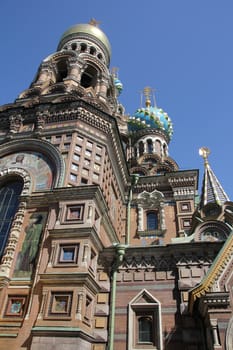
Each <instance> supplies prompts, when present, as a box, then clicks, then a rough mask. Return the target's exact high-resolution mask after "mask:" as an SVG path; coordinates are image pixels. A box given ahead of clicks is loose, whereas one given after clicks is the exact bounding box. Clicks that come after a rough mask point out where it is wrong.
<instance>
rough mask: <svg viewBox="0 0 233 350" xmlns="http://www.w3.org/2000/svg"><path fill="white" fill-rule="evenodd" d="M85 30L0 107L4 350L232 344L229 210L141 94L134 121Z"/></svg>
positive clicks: (188, 349) (103, 46)
mask: <svg viewBox="0 0 233 350" xmlns="http://www.w3.org/2000/svg"><path fill="white" fill-rule="evenodd" d="M110 58H111V46H110V43H109V40H108V38H107V37H106V35H105V34H104V33H103V32H102V31H101V30H100V29H99V28H98V27H97V26H96V23H95V21H91V22H90V23H88V24H78V25H76V26H73V27H71V28H70V29H68V30H67V31H66V32H65V33H64V34H63V36H62V37H61V39H60V41H59V44H58V47H57V51H56V52H55V53H54V54H52V55H50V56H48V57H47V58H45V59H44V60H43V61H42V63H41V65H40V67H39V69H38V71H37V74H36V77H35V79H34V80H33V82H32V84H31V86H30V87H29V88H28V89H26V90H24V91H23V92H22V93H21V94H20V95H19V96H18V98H17V99H16V100H15V101H14V103H10V104H7V105H4V106H2V107H0V118H1V123H0V196H1V201H0V206H1V207H0V218H1V220H0V225H1V226H0V227H1V228H0V238H1V239H0V254H1V264H0V349H3V350H5V349H8V348H10V349H12V350H19V349H24V350H39V349H43V348H46V349H47V350H52V349H56V350H63V349H66V350H74V349H82V350H142V349H151V350H153V349H156V350H162V349H163V350H171V349H172V350H176V349H179V350H212V349H219V350H221V349H226V350H232V349H233V304H232V303H233V272H232V271H233V257H232V256H233V234H232V232H233V231H232V228H233V203H232V202H231V201H230V200H229V198H228V196H227V194H226V193H225V192H224V190H223V187H222V186H221V184H220V183H219V181H218V179H217V178H216V176H215V174H214V172H213V170H212V168H211V166H210V164H209V160H208V156H209V150H208V148H206V147H203V148H201V149H200V155H201V156H202V157H203V159H204V168H205V171H204V178H203V183H202V189H201V193H200V195H198V181H199V173H198V170H197V169H187V170H179V166H178V164H177V163H176V161H175V160H174V159H172V158H171V157H170V156H169V142H170V140H171V138H172V134H173V126H172V121H171V119H170V117H169V116H168V114H167V113H166V112H165V111H164V110H163V109H161V108H159V107H157V105H156V103H155V102H153V97H154V96H153V90H152V89H151V88H149V87H146V88H145V89H144V91H143V93H144V102H143V103H144V104H143V105H142V106H140V108H138V109H137V110H136V112H135V114H134V115H132V116H127V115H126V114H125V109H124V106H122V105H121V104H120V102H119V94H120V93H121V90H122V83H121V82H120V80H119V78H118V75H117V71H116V69H112V70H110V68H109V67H110Z"/></svg>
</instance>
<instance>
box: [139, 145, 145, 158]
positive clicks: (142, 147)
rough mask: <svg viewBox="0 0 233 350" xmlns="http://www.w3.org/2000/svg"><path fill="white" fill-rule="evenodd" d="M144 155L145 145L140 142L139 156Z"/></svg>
mask: <svg viewBox="0 0 233 350" xmlns="http://www.w3.org/2000/svg"><path fill="white" fill-rule="evenodd" d="M143 153H144V143H143V142H142V141H140V142H139V156H142V155H143Z"/></svg>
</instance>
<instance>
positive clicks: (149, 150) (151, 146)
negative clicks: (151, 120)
mask: <svg viewBox="0 0 233 350" xmlns="http://www.w3.org/2000/svg"><path fill="white" fill-rule="evenodd" d="M147 151H148V153H153V142H152V140H151V139H149V140H147Z"/></svg>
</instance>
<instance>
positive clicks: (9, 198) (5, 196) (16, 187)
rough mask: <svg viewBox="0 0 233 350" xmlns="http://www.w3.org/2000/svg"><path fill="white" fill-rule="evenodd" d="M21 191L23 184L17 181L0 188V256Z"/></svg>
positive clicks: (9, 182)
mask: <svg viewBox="0 0 233 350" xmlns="http://www.w3.org/2000/svg"><path fill="white" fill-rule="evenodd" d="M22 189H23V182H22V181H18V180H17V179H15V180H11V181H8V182H6V183H4V184H2V186H1V187H0V256H2V254H3V252H4V248H5V245H6V242H7V238H8V235H9V232H10V228H11V224H12V221H13V219H14V216H15V213H16V210H17V208H18V205H19V196H20V194H21V191H22Z"/></svg>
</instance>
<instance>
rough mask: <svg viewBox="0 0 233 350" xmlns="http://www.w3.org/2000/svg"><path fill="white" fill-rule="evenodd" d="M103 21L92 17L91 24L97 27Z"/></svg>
mask: <svg viewBox="0 0 233 350" xmlns="http://www.w3.org/2000/svg"><path fill="white" fill-rule="evenodd" d="M100 23H101V22H100V21H97V20H96V19H95V18H91V20H90V22H89V24H91V25H92V26H95V27H99V24H100Z"/></svg>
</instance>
